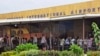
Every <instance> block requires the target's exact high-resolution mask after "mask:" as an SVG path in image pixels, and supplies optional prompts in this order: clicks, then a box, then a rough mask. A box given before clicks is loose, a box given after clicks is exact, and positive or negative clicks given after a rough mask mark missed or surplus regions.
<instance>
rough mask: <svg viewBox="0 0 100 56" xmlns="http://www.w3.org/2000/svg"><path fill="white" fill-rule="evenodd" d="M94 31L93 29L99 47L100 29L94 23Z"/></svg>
mask: <svg viewBox="0 0 100 56" xmlns="http://www.w3.org/2000/svg"><path fill="white" fill-rule="evenodd" d="M92 29H93V33H94V39H95V43H96V45H97V46H99V45H98V44H99V43H100V29H99V27H98V25H97V24H96V23H95V22H92ZM99 48H100V46H99ZM99 48H98V49H99Z"/></svg>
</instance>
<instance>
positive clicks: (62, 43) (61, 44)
mask: <svg viewBox="0 0 100 56" xmlns="http://www.w3.org/2000/svg"><path fill="white" fill-rule="evenodd" d="M64 43H65V39H64V38H61V40H60V47H61V51H62V50H64Z"/></svg>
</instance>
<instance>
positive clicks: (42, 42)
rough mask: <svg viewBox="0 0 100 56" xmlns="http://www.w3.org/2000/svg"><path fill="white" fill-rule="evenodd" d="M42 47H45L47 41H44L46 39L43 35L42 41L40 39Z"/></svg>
mask: <svg viewBox="0 0 100 56" xmlns="http://www.w3.org/2000/svg"><path fill="white" fill-rule="evenodd" d="M43 45H46V46H47V40H46V37H45V35H44V34H43V35H42V39H41V46H43Z"/></svg>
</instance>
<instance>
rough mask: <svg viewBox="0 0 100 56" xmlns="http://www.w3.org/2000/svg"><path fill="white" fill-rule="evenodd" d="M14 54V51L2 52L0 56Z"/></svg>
mask: <svg viewBox="0 0 100 56" xmlns="http://www.w3.org/2000/svg"><path fill="white" fill-rule="evenodd" d="M15 54H16V51H7V52H3V53H2V54H1V56H12V55H15Z"/></svg>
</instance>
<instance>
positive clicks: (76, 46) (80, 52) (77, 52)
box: [70, 44, 84, 56]
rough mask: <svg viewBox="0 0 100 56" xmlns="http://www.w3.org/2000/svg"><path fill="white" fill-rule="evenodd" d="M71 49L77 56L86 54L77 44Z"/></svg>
mask: <svg viewBox="0 0 100 56" xmlns="http://www.w3.org/2000/svg"><path fill="white" fill-rule="evenodd" d="M70 49H71V51H72V52H73V53H74V54H76V55H77V56H82V55H83V53H84V51H83V49H82V48H81V47H80V46H78V45H76V44H72V45H71V47H70Z"/></svg>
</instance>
